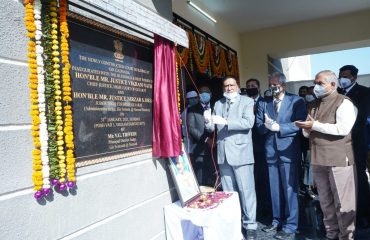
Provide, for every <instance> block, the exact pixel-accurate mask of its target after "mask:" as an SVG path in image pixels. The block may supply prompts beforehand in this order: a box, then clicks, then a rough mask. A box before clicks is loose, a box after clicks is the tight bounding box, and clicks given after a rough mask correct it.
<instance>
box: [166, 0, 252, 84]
mask: <svg viewBox="0 0 370 240" xmlns="http://www.w3.org/2000/svg"><path fill="white" fill-rule="evenodd" d="M172 10H173V12H174V13H176V14H177V15H179V16H181V17H182V18H184V19H186V20H187V21H189V22H191V23H192V24H193V25H195V26H197V27H198V28H200V29H202V30H203V31H205V32H206V33H208V34H209V35H211V36H212V37H214V38H216V39H217V40H219V41H220V42H222V43H224V44H226V45H227V46H229V47H230V48H232V49H234V50H235V51H237V53H238V62H239V69H241V68H242V66H243V63H242V62H243V59H242V57H241V56H242V52H241V42H240V34H239V33H238V32H237V31H236V30H235V29H234V28H233V27H232V26H231V25H229V24H228V23H226V22H224V21H223V20H222V19H220V18H218V17H217V16H216V15H214V14H211V13H210V15H211V16H212V17H214V18H216V20H217V23H214V22H212V21H211V20H209V19H208V18H206V17H205V16H203V15H202V14H201V13H199V12H198V11H197V10H195V9H194V8H193V7H191V6H190V5H189V4H187V2H186V0H172ZM240 80H241V82H244V81H245V79H244V76H243V72H242V71H240Z"/></svg>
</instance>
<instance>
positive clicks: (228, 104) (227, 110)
mask: <svg viewBox="0 0 370 240" xmlns="http://www.w3.org/2000/svg"><path fill="white" fill-rule="evenodd" d="M226 104H227V106H226V114H225V117H226V118H227V117H228V116H229V110H230V106H231V104H232V102H231V101H230V100H228V101H227V102H226Z"/></svg>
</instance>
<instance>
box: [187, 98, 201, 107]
mask: <svg viewBox="0 0 370 240" xmlns="http://www.w3.org/2000/svg"><path fill="white" fill-rule="evenodd" d="M188 101H189V107H192V106H194V105H197V104H198V102H199V101H198V99H197V98H191V99H189V100H188Z"/></svg>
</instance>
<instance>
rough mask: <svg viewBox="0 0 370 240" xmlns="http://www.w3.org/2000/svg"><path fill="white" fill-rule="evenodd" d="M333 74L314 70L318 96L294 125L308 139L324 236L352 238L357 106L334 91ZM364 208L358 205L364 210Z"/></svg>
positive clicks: (334, 77)
mask: <svg viewBox="0 0 370 240" xmlns="http://www.w3.org/2000/svg"><path fill="white" fill-rule="evenodd" d="M336 85H337V77H336V76H335V73H333V72H332V71H329V70H325V71H321V72H319V73H318V74H316V78H315V88H314V92H315V95H316V96H317V98H318V100H315V101H314V102H313V103H312V104H311V105H310V106H309V115H308V117H307V119H306V120H305V121H297V122H296V125H297V126H298V127H300V128H302V129H303V134H304V135H305V136H306V137H309V138H310V142H311V166H312V172H313V177H314V182H315V183H316V187H317V190H318V192H319V201H320V205H321V209H322V211H323V213H324V219H323V220H324V225H325V229H326V237H327V239H353V233H354V229H355V219H356V184H355V182H356V181H355V167H354V163H355V161H354V152H353V148H352V140H351V129H352V126H353V124H354V123H355V120H356V116H357V109H356V107H355V106H354V105H353V104H352V102H351V101H350V99H349V98H347V97H345V96H343V95H340V94H338V93H337V91H336ZM364 210H365V209H361V211H364Z"/></svg>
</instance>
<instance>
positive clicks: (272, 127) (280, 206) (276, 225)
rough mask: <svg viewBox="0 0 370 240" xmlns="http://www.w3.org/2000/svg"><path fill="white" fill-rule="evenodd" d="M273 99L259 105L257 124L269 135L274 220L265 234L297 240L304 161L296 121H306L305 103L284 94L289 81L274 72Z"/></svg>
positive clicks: (270, 80) (269, 162)
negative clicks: (295, 239) (300, 181)
mask: <svg viewBox="0 0 370 240" xmlns="http://www.w3.org/2000/svg"><path fill="white" fill-rule="evenodd" d="M269 86H270V89H271V92H272V94H273V99H271V100H270V99H269V100H266V101H265V103H263V104H259V105H258V110H257V118H256V124H257V127H258V130H259V132H260V133H261V134H266V141H265V153H266V159H267V164H268V171H269V179H270V193H271V200H272V214H273V220H272V223H271V225H270V226H267V227H265V228H263V229H262V230H263V231H265V232H276V231H278V230H279V229H280V228H281V231H278V232H277V233H276V234H275V236H274V237H275V238H276V239H284V240H286V239H288V240H289V239H294V237H295V232H296V230H297V227H298V212H299V208H298V195H297V192H298V163H299V161H300V160H301V150H300V148H301V146H300V138H299V134H298V133H299V132H300V129H299V128H298V127H297V126H295V124H294V122H295V121H297V120H302V121H304V120H306V117H307V109H306V106H305V103H304V100H303V99H302V98H301V97H299V96H297V95H293V94H290V93H287V92H286V91H285V88H286V78H285V75H284V74H282V73H273V74H272V75H271V77H270V79H269Z"/></svg>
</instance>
